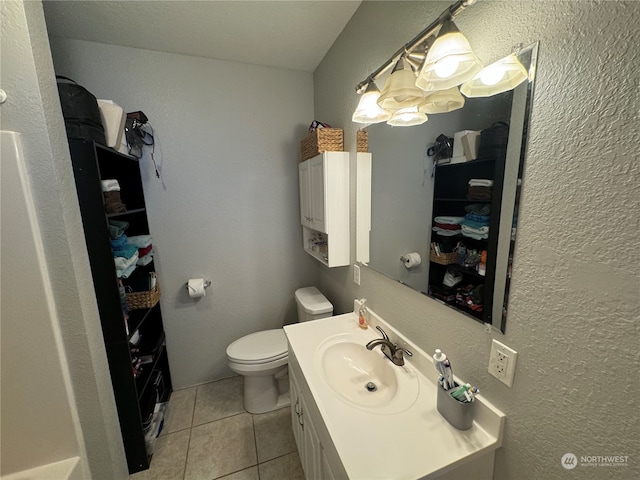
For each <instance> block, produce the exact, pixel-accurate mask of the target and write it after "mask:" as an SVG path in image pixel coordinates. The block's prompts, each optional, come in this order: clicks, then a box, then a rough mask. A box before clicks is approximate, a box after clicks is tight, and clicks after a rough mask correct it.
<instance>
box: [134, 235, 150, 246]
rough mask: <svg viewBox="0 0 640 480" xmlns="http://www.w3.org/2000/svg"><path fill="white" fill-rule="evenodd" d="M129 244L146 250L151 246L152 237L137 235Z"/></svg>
mask: <svg viewBox="0 0 640 480" xmlns="http://www.w3.org/2000/svg"><path fill="white" fill-rule="evenodd" d="M129 243H131V244H132V245H135V246H136V247H138V248H145V247H148V246H149V245H151V235H135V236H133V237H129Z"/></svg>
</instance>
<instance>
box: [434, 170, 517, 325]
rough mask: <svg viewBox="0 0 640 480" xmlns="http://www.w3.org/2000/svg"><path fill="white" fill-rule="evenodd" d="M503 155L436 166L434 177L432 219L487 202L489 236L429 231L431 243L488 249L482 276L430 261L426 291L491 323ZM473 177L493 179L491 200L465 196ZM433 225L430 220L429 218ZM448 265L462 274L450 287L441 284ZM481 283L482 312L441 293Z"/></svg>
mask: <svg viewBox="0 0 640 480" xmlns="http://www.w3.org/2000/svg"><path fill="white" fill-rule="evenodd" d="M504 166H505V158H504V157H498V158H484V159H481V160H472V161H469V162H463V163H454V164H442V165H437V166H436V170H435V178H434V198H433V218H435V217H438V216H456V217H463V216H464V215H465V213H466V212H465V209H464V207H465V206H466V205H470V204H474V203H486V204H488V205H490V206H491V214H490V219H489V236H488V238H487V239H485V240H475V239H472V238H469V237H466V236H464V235H454V236H442V235H440V234H438V233H437V232H434V231H432V232H431V242H438V243H444V244H447V243H448V244H450V245H451V244H453V245H455V244H456V243H457V242H462V243H463V244H464V245H465V246H466V247H467V248H471V249H477V250H479V251H482V250H486V251H487V263H486V273H485V275H484V276H483V275H480V274H479V273H478V272H477V271H475V270H473V269H470V268H466V267H464V266H461V265H458V264H450V265H441V264H439V263H435V262H430V264H429V293H428V295H429V296H430V297H432V298H435V299H436V300H439V301H441V302H442V303H444V304H445V305H448V306H450V307H452V308H455V309H456V310H458V311H460V312H462V313H464V314H465V315H468V316H470V317H471V318H473V319H475V320H478V321H481V322H484V323H492V305H493V291H494V279H495V272H496V260H497V258H496V256H497V251H498V233H499V226H500V208H501V202H502V185H503V176H504ZM472 178H486V179H491V180H493V187H492V196H491V200H486V201H478V200H469V199H467V193H468V182H469V180H470V179H472ZM432 224H433V219H432ZM448 268H451V269H453V270H455V271H456V272H459V273H461V274H462V282H461V283H460V284H459V285H456V286H455V287H453V288H449V287H446V286H444V285H443V284H442V281H443V279H444V275H445V273H446V271H447V269H448ZM469 284H472V285H475V286H477V285H483V295H482V297H483V302H482V305H483V308H482V311H481V312H478V311H475V310H472V309H470V308H468V307H466V306H464V305H461V304H458V303H456V301H455V299H454V300H450V301H449V300H444V299H443V298H442V297H443V296H447V295H449V296H451V295H453V296H455V292H456V290H457V289H458V288H459V287H461V286H465V285H469Z"/></svg>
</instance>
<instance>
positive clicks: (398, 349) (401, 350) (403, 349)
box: [396, 347, 413, 357]
mask: <svg viewBox="0 0 640 480" xmlns="http://www.w3.org/2000/svg"><path fill="white" fill-rule="evenodd" d="M396 352H404V353H405V355H407V356H408V357H413V352H411V350H407V349H406V348H404V347H397V348H396Z"/></svg>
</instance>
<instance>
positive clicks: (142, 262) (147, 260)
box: [136, 253, 153, 266]
mask: <svg viewBox="0 0 640 480" xmlns="http://www.w3.org/2000/svg"><path fill="white" fill-rule="evenodd" d="M152 260H153V253H147V254H146V255H145V256H144V257H140V258H139V259H138V261H137V262H136V263H137V264H138V265H140V266H144V265H149V264H150V263H151V261H152Z"/></svg>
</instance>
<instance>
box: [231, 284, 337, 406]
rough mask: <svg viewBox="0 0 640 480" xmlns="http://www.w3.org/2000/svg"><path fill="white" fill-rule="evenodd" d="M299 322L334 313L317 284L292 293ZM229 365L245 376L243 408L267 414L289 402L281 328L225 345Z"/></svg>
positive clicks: (285, 355) (251, 335)
mask: <svg viewBox="0 0 640 480" xmlns="http://www.w3.org/2000/svg"><path fill="white" fill-rule="evenodd" d="M295 297H296V305H297V309H298V322H307V321H309V320H318V319H320V318H326V317H331V316H332V315H333V305H332V304H331V303H330V302H329V300H327V299H326V297H325V296H324V295H322V293H320V291H319V290H318V289H317V288H316V287H305V288H299V289H298V290H296V293H295ZM227 362H228V365H229V368H230V369H231V370H233V371H234V372H235V373H237V374H239V375H242V376H243V377H244V408H245V410H247V412H249V413H266V412H271V411H273V410H277V409H279V408H282V407H286V406H288V405H290V403H291V402H290V398H289V375H288V373H289V369H288V367H287V365H288V363H289V354H288V351H287V337H286V336H285V334H284V330H283V329H282V328H277V329H274V330H264V331H262V332H256V333H251V334H249V335H246V336H244V337H242V338H240V339H238V340H236V341H235V342H233V343H232V344H231V345H229V346H228V347H227Z"/></svg>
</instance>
